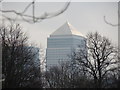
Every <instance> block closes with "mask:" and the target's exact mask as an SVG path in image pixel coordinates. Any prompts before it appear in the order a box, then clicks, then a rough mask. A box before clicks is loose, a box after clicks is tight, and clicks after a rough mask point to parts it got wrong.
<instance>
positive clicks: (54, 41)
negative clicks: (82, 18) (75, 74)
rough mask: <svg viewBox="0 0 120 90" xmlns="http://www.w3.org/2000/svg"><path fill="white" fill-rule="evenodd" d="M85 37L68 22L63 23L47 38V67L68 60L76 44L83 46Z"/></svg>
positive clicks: (76, 46)
mask: <svg viewBox="0 0 120 90" xmlns="http://www.w3.org/2000/svg"><path fill="white" fill-rule="evenodd" d="M85 41H86V38H85V36H84V35H82V34H81V33H80V32H78V31H77V30H75V28H74V27H73V26H72V25H70V24H69V23H68V22H66V23H65V24H63V25H62V26H61V27H60V28H58V29H57V30H56V31H55V32H53V33H52V34H51V35H50V36H49V37H48V38H47V50H46V61H47V63H46V64H47V68H49V67H50V66H55V65H58V63H59V61H68V60H70V59H69V55H71V52H72V50H73V49H77V48H78V45H80V46H83V47H85V44H86V42H85Z"/></svg>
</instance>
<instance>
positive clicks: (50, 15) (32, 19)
mask: <svg viewBox="0 0 120 90" xmlns="http://www.w3.org/2000/svg"><path fill="white" fill-rule="evenodd" d="M69 5H70V2H66V3H65V5H64V7H63V8H62V9H60V10H58V11H55V12H50V13H49V12H45V13H43V14H42V15H40V16H38V17H37V16H35V0H33V2H30V3H29V4H28V5H27V6H26V7H25V9H24V10H23V11H22V12H17V11H16V10H0V12H2V13H3V14H7V13H13V14H14V15H16V16H20V17H21V20H22V21H25V22H28V23H37V22H41V21H42V20H45V19H49V18H53V17H56V16H58V15H60V14H62V13H63V12H65V11H66V10H67V8H68V6H69ZM31 6H32V15H27V14H24V13H25V12H26V11H27V10H28V9H29V8H30V7H31ZM3 17H4V16H3ZM4 18H6V19H7V20H8V18H9V19H10V20H15V19H14V18H10V17H8V16H6V17H4ZM16 20H19V19H16Z"/></svg>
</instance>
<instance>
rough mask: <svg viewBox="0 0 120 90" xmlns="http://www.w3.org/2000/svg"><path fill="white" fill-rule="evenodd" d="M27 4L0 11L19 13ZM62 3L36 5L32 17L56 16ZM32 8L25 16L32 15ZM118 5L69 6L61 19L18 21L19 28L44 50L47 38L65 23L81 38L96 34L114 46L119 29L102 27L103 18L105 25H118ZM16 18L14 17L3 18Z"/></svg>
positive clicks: (13, 4)
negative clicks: (74, 29) (47, 14)
mask: <svg viewBox="0 0 120 90" xmlns="http://www.w3.org/2000/svg"><path fill="white" fill-rule="evenodd" d="M28 3H29V2H3V3H2V9H3V10H16V11H18V12H22V11H23V10H24V8H25V7H26V6H27V5H28ZM64 5H65V2H36V4H35V15H36V16H40V15H41V14H43V13H44V12H55V11H57V10H60V9H61V8H63V6H64ZM31 10H32V8H29V10H28V11H27V12H26V13H27V14H32V11H31ZM117 11H118V3H117V2H71V4H70V6H69V7H68V9H67V10H66V11H65V12H64V13H62V14H61V15H59V16H57V17H54V18H51V19H46V20H43V21H42V22H39V23H35V24H30V23H27V22H24V21H17V22H18V23H20V24H21V26H22V28H23V30H24V32H27V34H28V36H29V38H30V41H32V42H34V43H36V44H38V45H42V47H43V48H46V47H47V37H48V36H49V35H50V34H51V33H52V32H54V31H55V30H56V29H58V28H59V27H60V26H61V25H63V24H64V23H65V22H66V21H68V22H69V23H70V24H71V25H72V26H73V27H75V28H76V30H78V31H79V32H81V33H82V34H83V35H86V34H87V33H89V32H95V31H98V32H99V33H100V34H101V35H104V36H106V37H108V38H109V39H110V40H111V41H112V42H113V43H114V44H116V45H117V44H118V27H117V26H116V27H113V26H110V25H108V24H106V23H105V21H104V18H103V17H104V16H106V19H107V21H108V22H111V23H113V24H117V23H118V12H117ZM6 15H8V16H9V17H15V16H14V15H13V14H10V13H9V14H6Z"/></svg>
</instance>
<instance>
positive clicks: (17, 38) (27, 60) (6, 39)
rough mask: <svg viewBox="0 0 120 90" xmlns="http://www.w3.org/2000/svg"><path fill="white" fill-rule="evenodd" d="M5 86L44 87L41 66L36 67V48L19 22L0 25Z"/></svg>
mask: <svg viewBox="0 0 120 90" xmlns="http://www.w3.org/2000/svg"><path fill="white" fill-rule="evenodd" d="M0 38H1V40H2V41H0V42H2V74H3V78H4V81H3V82H2V84H3V88H18V87H35V86H36V88H37V87H42V84H41V73H40V67H39V66H37V67H38V68H36V66H35V64H34V60H35V59H36V53H38V52H37V51H36V52H34V48H33V47H31V46H30V45H28V37H27V36H26V35H25V34H24V33H23V32H22V29H21V27H20V26H19V24H13V25H12V26H7V27H5V26H2V27H0Z"/></svg>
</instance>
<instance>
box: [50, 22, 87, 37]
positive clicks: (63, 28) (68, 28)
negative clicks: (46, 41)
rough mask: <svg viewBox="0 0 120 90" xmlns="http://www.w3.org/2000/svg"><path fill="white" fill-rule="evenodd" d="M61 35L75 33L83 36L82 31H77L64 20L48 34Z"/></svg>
mask: <svg viewBox="0 0 120 90" xmlns="http://www.w3.org/2000/svg"><path fill="white" fill-rule="evenodd" d="M59 35H60V36H61V35H77V36H82V37H85V36H84V35H83V34H82V33H80V32H79V31H77V30H76V29H75V28H74V27H73V26H72V25H71V24H70V23H69V22H65V23H64V24H63V25H62V26H61V27H60V28H58V29H57V30H56V31H54V32H53V33H52V34H51V35H50V36H59Z"/></svg>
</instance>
